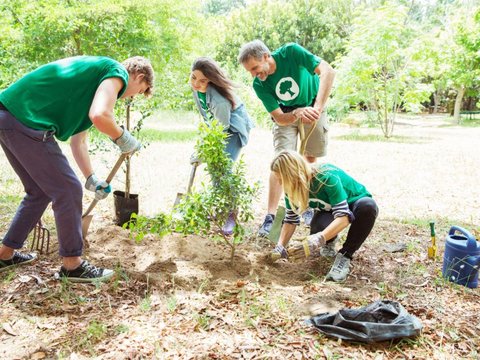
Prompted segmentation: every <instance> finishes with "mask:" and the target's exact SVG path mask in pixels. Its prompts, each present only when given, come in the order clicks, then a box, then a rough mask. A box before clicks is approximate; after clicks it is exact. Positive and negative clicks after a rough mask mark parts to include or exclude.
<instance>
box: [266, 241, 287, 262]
mask: <svg viewBox="0 0 480 360" xmlns="http://www.w3.org/2000/svg"><path fill="white" fill-rule="evenodd" d="M279 259H288V254H287V249H285V248H284V247H283V246H282V245H277V246H275V249H273V250H272V252H271V253H270V260H271V261H272V262H275V261H277V260H279Z"/></svg>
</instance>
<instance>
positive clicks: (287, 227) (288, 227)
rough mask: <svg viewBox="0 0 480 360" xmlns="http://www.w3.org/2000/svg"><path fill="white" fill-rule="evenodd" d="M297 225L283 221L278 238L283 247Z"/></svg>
mask: <svg viewBox="0 0 480 360" xmlns="http://www.w3.org/2000/svg"><path fill="white" fill-rule="evenodd" d="M296 228H297V225H295V224H289V223H284V224H283V225H282V230H281V231H280V237H279V238H278V244H279V245H282V246H283V247H287V244H288V242H289V241H290V239H291V238H292V235H293V233H294V232H295V229H296Z"/></svg>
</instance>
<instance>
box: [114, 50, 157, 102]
mask: <svg viewBox="0 0 480 360" xmlns="http://www.w3.org/2000/svg"><path fill="white" fill-rule="evenodd" d="M122 65H123V66H125V68H126V69H127V71H128V74H129V75H135V74H143V75H145V77H144V80H145V82H146V83H147V85H148V88H147V90H145V92H144V93H143V94H144V95H145V96H146V97H150V96H151V95H152V92H153V84H154V81H155V74H154V72H153V67H152V64H151V63H150V60H148V59H146V58H144V57H142V56H134V57H131V58H128V59H127V60H125V61H124V62H122Z"/></svg>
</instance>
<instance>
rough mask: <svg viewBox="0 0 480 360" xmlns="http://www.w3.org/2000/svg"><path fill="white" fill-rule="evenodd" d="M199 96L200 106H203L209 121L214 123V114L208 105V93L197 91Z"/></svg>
mask: <svg viewBox="0 0 480 360" xmlns="http://www.w3.org/2000/svg"><path fill="white" fill-rule="evenodd" d="M197 95H198V100H199V101H200V104H201V105H202V109H203V110H205V113H206V114H207V117H208V120H210V121H212V120H213V114H212V112H211V111H210V108H209V107H208V105H207V93H203V92H200V91H197Z"/></svg>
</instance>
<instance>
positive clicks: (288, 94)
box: [275, 77, 300, 101]
mask: <svg viewBox="0 0 480 360" xmlns="http://www.w3.org/2000/svg"><path fill="white" fill-rule="evenodd" d="M299 92H300V88H299V87H298V84H297V83H296V82H295V80H293V78H291V77H284V78H282V79H280V81H279V82H278V83H277V87H276V88H275V93H276V94H277V96H278V98H279V99H280V100H283V101H290V100H293V99H295V98H296V97H297V96H298V94H299Z"/></svg>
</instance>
